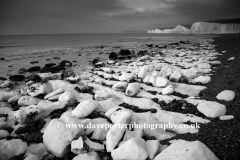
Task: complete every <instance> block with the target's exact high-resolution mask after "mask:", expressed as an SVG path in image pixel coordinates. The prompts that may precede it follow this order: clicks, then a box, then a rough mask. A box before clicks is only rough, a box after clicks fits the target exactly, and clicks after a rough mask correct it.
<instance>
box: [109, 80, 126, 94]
mask: <svg viewBox="0 0 240 160" xmlns="http://www.w3.org/2000/svg"><path fill="white" fill-rule="evenodd" d="M127 86H128V83H127V82H117V83H116V84H114V85H113V86H112V89H114V90H116V91H122V92H125V91H126V89H127Z"/></svg>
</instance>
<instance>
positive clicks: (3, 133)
mask: <svg viewBox="0 0 240 160" xmlns="http://www.w3.org/2000/svg"><path fill="white" fill-rule="evenodd" d="M8 135H9V133H8V131H6V130H0V139H3V138H6V137H7V136H8Z"/></svg>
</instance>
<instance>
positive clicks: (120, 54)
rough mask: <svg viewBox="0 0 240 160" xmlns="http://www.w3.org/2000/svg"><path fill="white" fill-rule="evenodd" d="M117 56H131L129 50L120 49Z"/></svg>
mask: <svg viewBox="0 0 240 160" xmlns="http://www.w3.org/2000/svg"><path fill="white" fill-rule="evenodd" d="M118 55H119V56H129V55H131V52H130V50H128V49H121V50H120V52H119V53H118Z"/></svg>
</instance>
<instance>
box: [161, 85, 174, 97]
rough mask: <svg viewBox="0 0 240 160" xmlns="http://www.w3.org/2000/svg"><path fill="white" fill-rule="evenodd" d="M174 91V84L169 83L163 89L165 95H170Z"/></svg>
mask: <svg viewBox="0 0 240 160" xmlns="http://www.w3.org/2000/svg"><path fill="white" fill-rule="evenodd" d="M173 92H174V88H173V86H172V85H168V86H167V87H165V88H164V89H163V90H162V94H163V95H170V94H172V93H173Z"/></svg>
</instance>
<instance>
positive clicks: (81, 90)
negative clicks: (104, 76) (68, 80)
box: [74, 86, 94, 93]
mask: <svg viewBox="0 0 240 160" xmlns="http://www.w3.org/2000/svg"><path fill="white" fill-rule="evenodd" d="M74 89H75V90H76V91H78V92H79V93H91V92H92V90H93V89H94V88H93V87H91V86H84V87H81V88H79V87H75V88H74Z"/></svg>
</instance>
